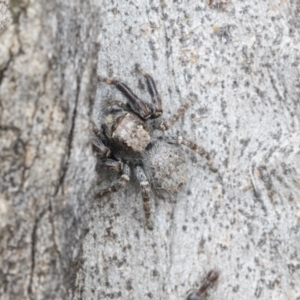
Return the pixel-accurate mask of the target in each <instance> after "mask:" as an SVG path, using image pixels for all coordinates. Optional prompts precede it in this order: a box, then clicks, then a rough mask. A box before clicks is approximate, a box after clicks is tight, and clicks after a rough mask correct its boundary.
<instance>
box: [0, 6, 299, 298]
mask: <svg viewBox="0 0 300 300" xmlns="http://www.w3.org/2000/svg"><path fill="white" fill-rule="evenodd" d="M24 2H26V1H25V0H24ZM28 5H29V6H28V8H25V10H26V14H25V13H23V11H22V10H21V12H20V16H19V19H18V22H19V23H18V24H19V25H20V28H21V31H18V32H17V36H16V34H15V33H14V32H13V31H12V29H8V31H6V32H4V33H3V34H2V35H1V37H0V38H1V41H0V51H1V52H0V99H1V107H0V109H1V127H0V129H1V135H2V136H1V137H3V138H2V139H1V161H0V162H1V166H0V168H1V179H2V183H1V191H2V192H3V193H2V195H3V196H1V199H0V214H1V216H2V215H3V216H6V217H7V214H10V215H9V216H13V217H10V218H8V219H5V218H4V217H3V218H2V219H1V222H0V226H1V228H0V230H1V231H2V232H4V233H5V234H4V237H5V238H3V239H2V240H1V244H0V250H1V251H2V252H1V253H4V254H3V255H1V259H2V262H1V259H0V262H1V263H2V267H1V270H2V272H1V273H0V279H1V281H2V282H5V286H4V287H1V286H0V296H1V297H2V298H3V299H7V295H11V297H12V296H16V295H20V294H21V293H24V295H25V296H26V297H27V298H29V297H31V298H35V297H38V296H40V297H44V298H45V297H51V299H54V298H57V299H59V298H61V297H64V298H66V297H67V296H66V295H69V298H72V297H73V298H75V299H101V300H102V299H104V300H105V299H107V300H108V299H133V300H136V299H155V300H157V299H162V300H170V299H171V300H173V299H174V300H175V299H184V297H185V295H186V293H187V292H188V291H189V290H190V289H192V288H196V287H199V285H200V283H201V280H202V279H203V278H204V277H205V275H206V274H207V272H208V271H209V270H210V269H212V268H216V269H218V270H219V271H220V278H219V280H218V283H217V284H216V286H214V288H212V289H210V290H209V291H208V295H207V299H230V300H231V299H232V300H235V299H239V300H240V299H245V300H248V299H264V300H267V299H280V300H286V299H300V287H299V280H300V262H299V255H300V253H299V247H300V232H299V229H300V227H299V223H300V215H299V206H300V204H299V196H300V146H299V143H300V136H299V135H300V133H299V117H300V105H299V95H300V82H299V68H300V67H299V63H300V32H299V29H300V19H299V13H300V4H299V1H296V0H294V1H279V0H278V1H250V0H246V1H228V2H225V1H223V2H222V1H219V0H208V1H182V0H177V1H150V2H149V3H144V2H143V1H135V2H129V1H122V2H121V1H99V2H98V1H87V4H82V3H81V2H80V1H78V2H76V1H73V2H72V3H69V2H68V4H65V2H59V3H56V7H55V5H54V4H50V3H49V2H43V1H42V2H40V1H37V0H36V1H30V4H28ZM22 9H24V8H22ZM22 26H23V27H22ZM46 33H47V34H46ZM98 42H99V43H100V48H98V47H97V46H98V44H97V43H98ZM3 45H4V46H3ZM5 45H6V46H5ZM7 49H9V50H10V51H8V50H7ZM20 50H22V51H20ZM96 53H97V54H96ZM97 55H98V64H97V72H96V69H95V67H96V59H95V58H96V56H97ZM136 63H139V64H140V65H141V67H143V68H144V69H145V70H146V71H148V72H149V73H151V74H152V75H153V77H154V78H155V80H156V81H157V83H158V90H159V91H160V93H161V96H162V99H163V107H164V117H165V118H168V117H169V116H171V115H172V114H173V113H174V112H175V111H176V109H177V108H178V107H179V106H180V104H182V103H184V102H185V101H186V100H187V98H188V95H189V94H190V93H194V94H196V95H197V101H196V103H195V104H194V105H193V107H192V108H190V109H189V110H188V112H187V114H186V116H185V117H184V118H183V119H182V120H180V121H179V122H178V123H177V124H175V126H174V128H173V129H172V130H170V133H171V134H172V133H173V134H175V133H180V134H182V135H183V136H185V137H189V138H191V139H192V140H194V141H196V142H197V143H199V145H202V146H203V147H204V148H205V149H206V150H207V151H209V152H210V153H211V156H212V159H213V161H214V164H215V165H216V166H217V167H218V169H219V171H218V173H217V174H215V173H212V172H211V171H210V170H209V169H208V167H207V166H206V162H205V160H204V159H203V158H202V157H200V156H198V155H197V154H194V153H192V152H190V151H189V150H187V149H186V150H185V151H186V155H187V159H188V172H189V174H188V180H187V185H186V186H185V187H184V188H183V190H182V191H181V192H179V193H178V195H175V196H174V195H170V196H169V197H166V199H160V198H159V197H156V198H155V200H154V199H153V201H152V212H153V221H154V230H153V231H149V230H147V229H146V228H145V222H144V221H145V219H144V213H143V207H142V200H141V194H140V189H139V187H138V185H137V184H129V185H128V186H127V187H126V188H125V189H124V190H123V191H122V192H118V193H116V194H114V195H111V196H110V197H108V198H106V199H103V200H100V201H94V202H92V203H91V207H89V205H90V200H91V195H92V194H93V191H94V190H95V189H97V188H99V187H100V186H102V187H105V186H107V185H108V184H110V183H111V179H113V178H115V177H114V176H108V175H107V174H105V173H103V172H102V173H101V176H100V179H101V182H100V183H99V185H98V186H94V187H93V188H91V185H92V184H94V182H95V172H94V166H95V164H96V161H95V158H94V157H93V156H92V153H91V149H90V145H89V121H90V120H94V121H95V122H96V123H98V124H99V123H100V121H99V118H98V117H99V115H100V113H99V110H100V109H101V103H102V101H103V100H105V99H106V98H107V97H111V96H113V97H114V98H116V99H118V100H122V99H123V97H122V96H121V95H120V93H119V92H117V91H116V90H115V89H114V88H113V87H112V86H108V85H105V84H102V83H101V84H100V83H98V84H97V83H96V73H97V74H98V75H99V76H103V77H108V76H109V77H116V78H118V79H122V80H124V81H125V82H126V83H128V85H130V86H131V87H132V88H133V89H134V91H135V92H136V93H138V94H139V95H141V96H142V97H143V98H144V99H146V100H147V101H150V98H149V96H148V95H147V93H146V91H145V85H144V83H143V80H142V78H141V76H140V75H138V74H137V73H136V72H135V70H134V66H135V64H136ZM96 87H97V88H98V89H97V91H96ZM94 97H95V103H94ZM2 141H4V142H2ZM94 185H95V184H94ZM12 195H13V196H12ZM6 212H8V213H6ZM3 220H4V221H3ZM18 220H19V221H18ZM11 223H12V224H11ZM8 226H12V227H9V228H10V231H9V230H7V229H6V228H7V227H8ZM85 227H88V228H89V232H88V234H87V235H86V237H85V239H84V241H83V244H81V237H82V236H83V231H84V228H85ZM81 246H82V247H81ZM2 249H4V250H2ZM75 258H76V264H75V266H73V264H72V260H74V259H75ZM3 266H4V267H3ZM74 270H77V274H74V273H72V272H74ZM68 272H69V274H67V273H68ZM67 275H69V276H67ZM24 278H25V279H24ZM3 280H4V281H3ZM72 289H75V293H74V294H73V295H72V294H71V290H72ZM5 297H6V298H5ZM2 298H1V299H2Z"/></svg>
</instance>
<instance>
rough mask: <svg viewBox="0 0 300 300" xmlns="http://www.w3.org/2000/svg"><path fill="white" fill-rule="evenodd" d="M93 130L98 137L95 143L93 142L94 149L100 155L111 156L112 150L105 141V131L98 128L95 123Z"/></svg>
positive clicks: (94, 140)
mask: <svg viewBox="0 0 300 300" xmlns="http://www.w3.org/2000/svg"><path fill="white" fill-rule="evenodd" d="M93 131H94V133H95V135H96V137H97V138H94V139H93V143H92V147H93V151H94V152H96V153H97V155H98V156H100V157H110V156H111V150H110V149H109V148H108V147H107V146H105V145H104V143H103V140H105V136H104V134H103V131H102V130H100V129H98V128H97V127H96V126H95V125H94V126H93Z"/></svg>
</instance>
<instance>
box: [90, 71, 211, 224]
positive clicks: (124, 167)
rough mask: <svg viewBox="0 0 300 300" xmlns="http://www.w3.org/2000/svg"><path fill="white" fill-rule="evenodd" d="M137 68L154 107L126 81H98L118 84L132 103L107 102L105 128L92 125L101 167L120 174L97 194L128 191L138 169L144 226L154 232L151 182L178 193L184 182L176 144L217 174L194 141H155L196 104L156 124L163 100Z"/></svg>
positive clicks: (183, 165)
mask: <svg viewBox="0 0 300 300" xmlns="http://www.w3.org/2000/svg"><path fill="white" fill-rule="evenodd" d="M137 69H138V71H140V72H141V73H142V74H143V76H144V77H145V80H146V83H147V86H148V91H149V93H150V95H151V98H152V105H149V104H146V103H145V102H144V101H143V100H141V99H139V98H138V97H137V96H136V95H135V94H134V93H133V92H132V91H131V89H130V88H129V87H128V86H127V85H125V84H124V83H122V82H120V81H118V80H115V79H109V78H99V80H100V81H101V82H106V83H108V84H113V85H115V87H116V88H117V89H118V90H119V91H120V92H122V93H123V95H124V96H125V97H126V98H127V100H128V102H127V103H126V104H125V103H124V102H122V101H116V100H114V101H110V102H109V103H107V104H106V106H105V108H104V111H103V116H104V121H103V124H102V125H101V128H100V129H98V128H97V127H96V126H94V129H93V130H94V133H95V135H96V137H95V138H94V140H93V150H94V151H95V152H96V154H97V156H98V165H100V167H101V168H104V169H109V170H112V171H115V172H119V173H120V174H121V176H120V178H119V179H118V180H117V181H116V182H114V183H113V184H112V185H111V186H110V187H109V188H106V189H103V190H101V191H100V192H98V193H97V194H96V197H97V198H101V197H103V196H106V195H108V194H110V193H112V192H116V191H118V190H119V189H121V188H122V187H124V186H125V185H126V184H127V182H128V181H129V180H130V173H131V170H134V173H135V177H136V179H137V180H138V182H139V183H140V187H141V190H142V198H143V206H144V212H145V217H146V224H147V227H148V228H149V229H152V228H153V225H152V221H151V219H150V214H151V212H150V211H151V205H150V183H151V185H152V188H153V189H154V190H155V191H156V192H168V193H176V192H178V191H179V190H180V189H181V187H182V186H183V185H184V183H185V181H186V173H187V169H186V160H185V155H184V153H183V151H182V150H181V149H180V148H179V147H178V146H177V145H180V144H181V145H185V146H187V147H188V148H190V149H192V150H194V151H195V152H197V153H198V154H200V155H202V156H204V157H205V158H206V160H207V164H208V166H209V168H210V169H211V170H212V171H213V172H216V168H215V167H214V166H213V163H212V161H211V159H210V156H209V154H208V153H207V152H206V151H205V150H204V149H203V148H202V147H200V146H198V145H196V144H195V143H194V142H192V141H189V140H186V139H185V138H183V137H182V136H178V137H176V138H174V137H173V138H167V137H165V136H164V135H162V136H160V137H155V134H154V132H157V131H166V130H168V129H169V128H170V127H171V126H172V125H173V124H174V123H175V122H176V121H177V120H178V119H179V118H180V117H182V116H183V115H184V113H185V111H186V110H187V109H188V108H189V107H190V105H191V103H192V101H191V100H189V101H187V103H185V104H184V105H182V106H181V107H179V109H178V110H177V112H176V113H175V114H174V115H173V116H172V117H171V118H170V119H169V120H167V121H163V122H160V123H158V122H155V121H154V120H153V119H156V118H158V117H160V116H161V115H162V113H163V110H162V103H161V98H160V96H159V94H158V92H157V89H156V85H155V82H154V80H153V78H152V77H151V76H150V75H149V74H147V73H146V72H144V71H143V70H142V69H140V68H139V67H138V66H137ZM149 181H150V183H149Z"/></svg>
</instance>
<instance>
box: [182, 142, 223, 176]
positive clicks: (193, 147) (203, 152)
mask: <svg viewBox="0 0 300 300" xmlns="http://www.w3.org/2000/svg"><path fill="white" fill-rule="evenodd" d="M177 142H178V144H179V145H184V146H186V147H188V148H190V149H191V150H193V151H195V152H196V153H198V154H200V155H201V156H203V157H204V158H206V162H207V165H208V167H209V168H210V170H211V171H212V172H217V171H218V169H217V168H216V167H214V164H213V162H212V160H211V158H210V155H209V153H208V152H207V151H206V150H205V149H204V148H202V147H201V146H199V145H197V144H196V143H194V142H192V141H189V140H187V139H184V138H183V137H182V136H179V137H178V139H177Z"/></svg>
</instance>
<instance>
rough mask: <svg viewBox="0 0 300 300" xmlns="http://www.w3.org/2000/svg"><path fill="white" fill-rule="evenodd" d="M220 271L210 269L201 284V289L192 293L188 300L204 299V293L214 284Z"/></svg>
mask: <svg viewBox="0 0 300 300" xmlns="http://www.w3.org/2000/svg"><path fill="white" fill-rule="evenodd" d="M218 278H219V272H218V271H216V270H210V271H209V272H208V273H207V275H206V277H205V280H204V282H203V284H202V285H201V287H200V289H199V290H198V291H197V292H193V293H191V294H190V295H189V296H188V298H187V300H201V299H203V297H202V296H203V295H204V293H205V292H206V291H207V289H208V288H210V287H212V286H213V284H214V283H215V282H216V281H217V280H218Z"/></svg>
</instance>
